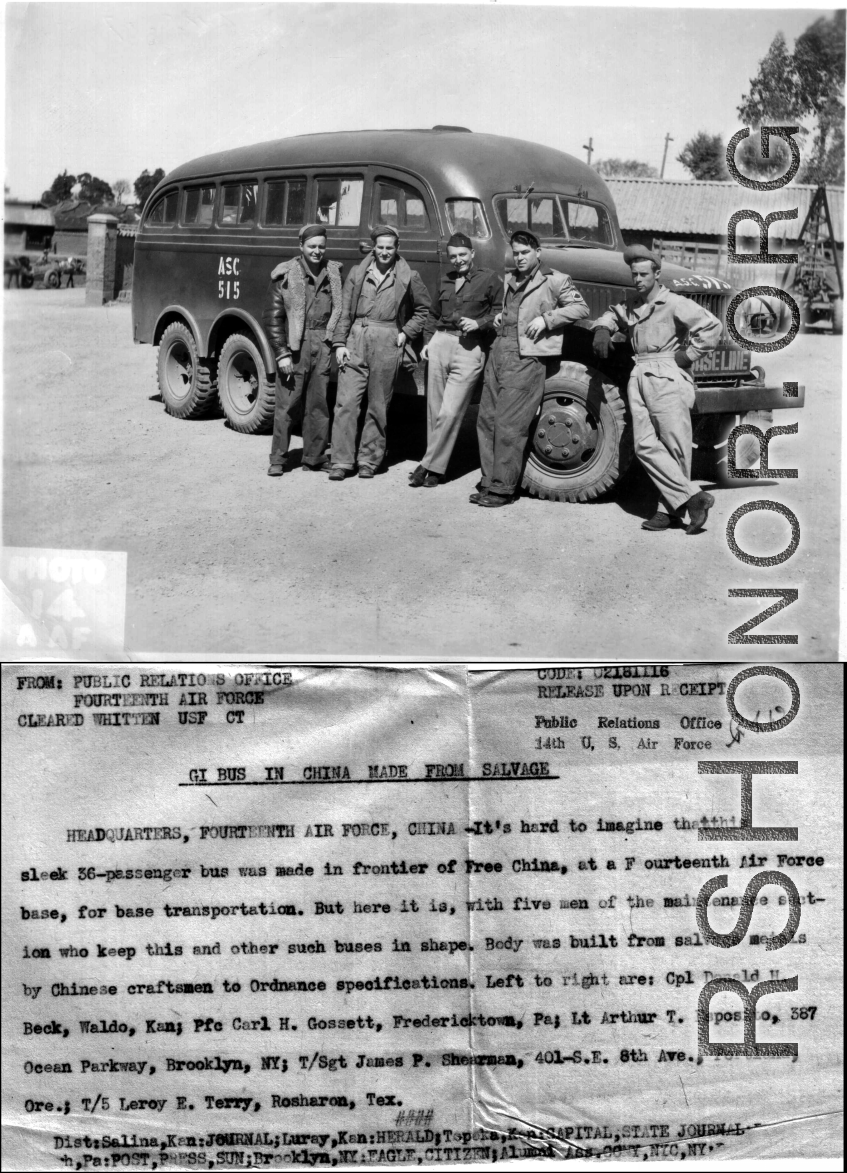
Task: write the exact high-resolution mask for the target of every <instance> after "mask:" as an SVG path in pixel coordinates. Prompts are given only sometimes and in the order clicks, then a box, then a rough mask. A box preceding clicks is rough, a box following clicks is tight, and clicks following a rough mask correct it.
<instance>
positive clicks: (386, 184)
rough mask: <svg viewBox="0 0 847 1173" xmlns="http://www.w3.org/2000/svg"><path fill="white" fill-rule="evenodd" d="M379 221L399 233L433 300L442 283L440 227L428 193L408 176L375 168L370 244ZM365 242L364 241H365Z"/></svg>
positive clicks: (404, 250) (403, 251) (403, 252)
mask: <svg viewBox="0 0 847 1173" xmlns="http://www.w3.org/2000/svg"><path fill="white" fill-rule="evenodd" d="M377 224H390V225H391V227H392V228H396V229H397V231H398V233H399V234H400V253H401V255H402V256H404V257H405V258H406V260H407V261H408V262H409V265H410V266H411V267H412V268H413V269H417V271H418V272H419V273H420V275H421V277H422V278H423V280H424V284H425V285H426V287H427V289H428V290H429V293H430V296H431V297H432V299H433V301H435V299H436V298H437V296H438V290H439V286H440V284H441V264H440V261H441V253H442V251H443V250H442V249H441V245H440V230H439V226H438V219H437V217H436V214H435V209H434V207H433V205H432V200H431V198H430V195H429V192H427V191H425V190H424V188H423V186H422V185H421V184H419V183H418V182H416V181H415V180H413V179H410V178H408V177H407V176H405V175H404V176H401V175H400V174H399V173H397V172H394V173H392V172H391V171H388V170H383V169H379V170H376V169H375V170H374V173H373V195H372V197H371V207H370V219H369V221H368V236H367V243H368V245H369V246H370V243H371V241H370V232H371V231H372V230H373V229H374V228H375V227H376V226H377ZM363 244H364V240H363Z"/></svg>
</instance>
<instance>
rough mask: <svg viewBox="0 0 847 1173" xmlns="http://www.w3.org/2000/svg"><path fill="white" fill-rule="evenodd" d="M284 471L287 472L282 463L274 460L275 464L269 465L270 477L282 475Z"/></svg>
mask: <svg viewBox="0 0 847 1173" xmlns="http://www.w3.org/2000/svg"><path fill="white" fill-rule="evenodd" d="M284 472H285V469H284V468H283V466H282V465H281V464H277V463H275V462H274V463H273V464H269V465H268V476H269V477H281V476H282V474H283V473H284Z"/></svg>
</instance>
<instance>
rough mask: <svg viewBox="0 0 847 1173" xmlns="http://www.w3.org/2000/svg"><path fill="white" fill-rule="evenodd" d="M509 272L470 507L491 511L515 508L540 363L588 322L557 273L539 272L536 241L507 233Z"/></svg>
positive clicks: (483, 403)
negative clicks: (565, 334) (573, 328)
mask: <svg viewBox="0 0 847 1173" xmlns="http://www.w3.org/2000/svg"><path fill="white" fill-rule="evenodd" d="M511 245H512V258H513V260H514V262H515V272H513V273H509V274H508V275H507V276H506V280H505V284H504V293H503V310H502V313H499V314H498V315H497V316H496V317H495V319H494V325H495V327H496V329H497V339H496V341H495V343H494V346H493V348H492V351H491V357H490V358H489V360H488V366H487V367H486V369H485V384H484V386H483V390H482V399H481V400H480V404H479V416H478V417H477V429H476V430H477V439H478V440H479V460H480V465H481V466H482V479H481V480H480V483H479V491H478V492H476V493H471V496H470V498H469V500H470V502H471V504H472V505H481V506H483V507H484V508H486V509H496V508H498V507H499V506H501V505H508V504H509V503H510V502H511V501H514V500H515V499H516V498H515V494H516V493H517V490H518V483H519V481H520V476H521V469H522V468H523V461H524V453H525V451H526V442H527V438H528V436H529V429H530V428H531V426H532V421H533V420H534V419H535V413H536V411H537V410H538V405H539V404H540V403H541V400H542V398H543V396H544V382H545V380H546V378H547V363H548V360H550V359H557V358H558V356H559V355H561V353H562V328H563V327H564V326H565V325H566V324H567V323H568V322H578V321H579V320H580V318H587V317H588V306H587V305H586V304H585V301H584V300H583V298H582V294H580V293H579V291H578V290H577V288H576V286H575V285H574V283H573V281H571V279H570V277H568V276H567V275H566V274H564V273H557V272H555V271H554V270H553V269H542V267H541V246H540V244H539V243H538V238H537V237H536V236H535V235H534V234H533V233H532V232H527V231H525V230H519V231H518V232H513V233H512V237H511Z"/></svg>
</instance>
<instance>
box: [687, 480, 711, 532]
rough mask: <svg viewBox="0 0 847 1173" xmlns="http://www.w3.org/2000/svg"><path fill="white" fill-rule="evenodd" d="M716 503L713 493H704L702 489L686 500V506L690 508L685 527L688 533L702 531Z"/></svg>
mask: <svg viewBox="0 0 847 1173" xmlns="http://www.w3.org/2000/svg"><path fill="white" fill-rule="evenodd" d="M714 503H715V499H714V497H713V496H712V494H711V493H704V492H703V490H702V489H701V490H700V492H699V493H695V494H694V496H693V497H689V498H688V500H687V501H686V502H685V508H686V509H687V510H688V525H687V526H686V527H685V532H686V533H687V534H699V533H700V531H701V530H702V529H703V526H704V525H705V524H706V518H707V517H708V516H709V510H710V509H711V508H712V506H713V505H714Z"/></svg>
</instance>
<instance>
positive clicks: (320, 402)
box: [264, 224, 342, 477]
mask: <svg viewBox="0 0 847 1173" xmlns="http://www.w3.org/2000/svg"><path fill="white" fill-rule="evenodd" d="M299 239H300V255H299V256H297V257H294V258H293V259H292V260H290V261H283V263H282V264H281V265H277V267H276V268H275V269H274V270H273V272H272V273H271V284H270V287H269V289H268V295H267V300H266V303H265V311H264V322H265V329H266V330H267V333H268V337H269V338H270V341H271V346H272V347H273V349H274V354H275V356H276V365H277V370H278V372H279V377H278V379H277V383H276V406H275V408H274V430H273V439H272V440H271V457H270V464H269V465H268V476H269V477H281V476H282V475H283V473H284V472H285V462H286V457H287V456H288V445H289V443H290V441H291V431H292V428H293V426H294V424H295V423H296V422H298V421H299V420H302V423H303V463H302V467H303V469H304V470H306V471H307V472H308V471H310V472H319V471H320V470H321V469H323V468H324V467H325V466H326V464H327V455H326V450H327V444H328V440H329V405H328V403H327V391H328V388H329V370H330V365H331V362H332V348H331V339H332V333H333V330H334V329H335V327H336V325H337V323H338V320H339V319H340V317H341V295H342V289H341V265H340V264H339V263H338V262H337V261H327V260H326V227H325V226H324V225H323V224H307V225H306V227H305V228H301V229H300V236H299Z"/></svg>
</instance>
